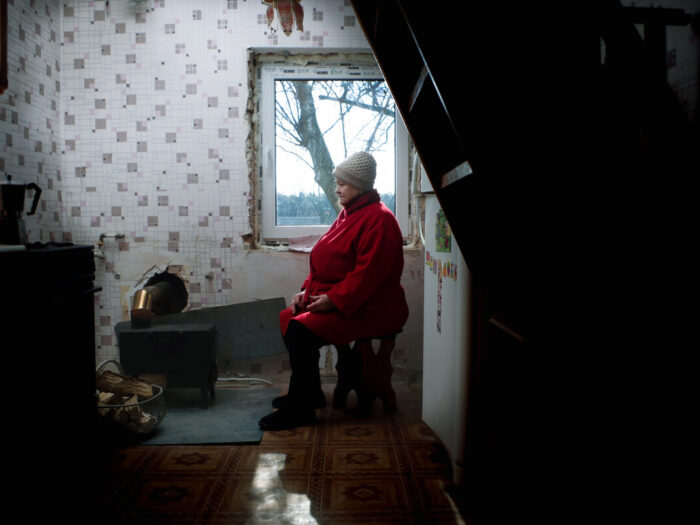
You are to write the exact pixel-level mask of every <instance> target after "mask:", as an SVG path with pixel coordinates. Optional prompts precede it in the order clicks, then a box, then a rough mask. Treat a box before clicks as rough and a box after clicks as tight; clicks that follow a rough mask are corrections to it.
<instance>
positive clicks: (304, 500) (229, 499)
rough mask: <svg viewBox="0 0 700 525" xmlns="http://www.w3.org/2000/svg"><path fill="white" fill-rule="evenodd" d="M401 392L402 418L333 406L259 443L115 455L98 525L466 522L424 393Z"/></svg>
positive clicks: (377, 410) (102, 493)
mask: <svg viewBox="0 0 700 525" xmlns="http://www.w3.org/2000/svg"><path fill="white" fill-rule="evenodd" d="M332 387H333V385H326V386H325V387H324V389H325V390H326V394H327V399H328V401H329V404H330V401H331V392H332ZM395 389H396V392H397V398H398V401H399V411H398V413H396V414H393V415H389V416H387V415H383V414H381V405H380V404H379V403H377V405H375V414H374V415H373V416H372V417H371V418H356V417H354V416H352V415H350V414H349V413H347V412H345V411H342V410H333V409H332V408H330V407H328V408H326V409H322V410H319V411H318V416H319V421H318V423H317V424H316V425H313V426H308V427H302V428H297V429H294V430H288V431H278V432H265V433H264V435H263V438H262V440H261V442H260V443H259V444H256V445H227V446H150V447H149V446H132V447H128V448H122V449H116V450H111V451H110V452H109V455H110V459H109V461H110V463H111V465H110V468H109V469H108V472H107V474H106V476H105V478H106V479H105V480H103V481H102V482H101V483H100V497H99V498H98V499H100V500H101V501H100V502H99V503H100V507H101V510H100V513H99V514H100V522H101V523H136V524H138V523H148V524H154V523H174V524H177V523H201V524H258V523H270V524H273V523H274V524H287V523H289V524H292V523H295V524H296V523H299V524H312V523H318V524H354V523H362V524H373V523H377V524H379V523H381V524H394V523H395V524H402V525H405V524H433V523H435V524H438V523H439V524H442V523H445V524H446V523H465V521H464V520H463V519H462V518H461V516H460V513H459V511H458V509H457V506H456V505H455V501H453V499H452V498H451V497H450V493H451V492H450V488H451V487H450V486H451V471H450V464H449V460H448V458H447V456H446V454H445V450H444V449H443V447H442V446H441V444H440V442H439V440H438V438H437V437H436V435H435V434H434V433H433V432H432V430H431V429H430V428H429V427H428V426H427V425H426V424H425V423H423V422H422V421H421V419H420V403H421V401H420V390H419V389H417V388H415V387H410V386H407V385H406V384H402V385H395ZM351 405H352V399H350V401H349V406H351Z"/></svg>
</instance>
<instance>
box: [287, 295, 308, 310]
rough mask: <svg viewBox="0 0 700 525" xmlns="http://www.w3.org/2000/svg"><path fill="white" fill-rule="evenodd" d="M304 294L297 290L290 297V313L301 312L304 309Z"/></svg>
mask: <svg viewBox="0 0 700 525" xmlns="http://www.w3.org/2000/svg"><path fill="white" fill-rule="evenodd" d="M304 295H306V294H305V292H299V293H298V294H296V295H295V296H294V297H292V304H291V307H292V313H293V314H297V313H298V312H301V311H302V310H303V309H304Z"/></svg>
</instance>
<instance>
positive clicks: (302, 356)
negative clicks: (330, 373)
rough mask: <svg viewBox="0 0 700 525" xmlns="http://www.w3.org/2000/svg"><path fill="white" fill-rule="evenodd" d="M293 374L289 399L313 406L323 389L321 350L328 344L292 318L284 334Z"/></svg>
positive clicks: (290, 379)
mask: <svg viewBox="0 0 700 525" xmlns="http://www.w3.org/2000/svg"><path fill="white" fill-rule="evenodd" d="M284 343H285V344H286V345H287V352H289V365H290V366H291V368H292V375H291V377H290V378H289V392H288V395H289V399H290V401H292V402H293V404H294V405H296V406H299V407H304V408H305V407H311V406H313V403H314V400H316V399H318V395H319V391H320V390H321V374H320V371H319V368H318V361H319V359H320V357H321V355H320V352H319V350H320V349H321V347H322V346H325V345H327V344H328V342H327V341H324V340H323V339H321V338H320V337H318V336H317V335H316V334H314V333H313V332H311V330H309V329H308V328H306V327H305V326H304V325H303V324H301V323H300V322H298V321H295V320H293V319H292V320H291V321H290V322H289V325H288V326H287V331H286V333H285V334H284Z"/></svg>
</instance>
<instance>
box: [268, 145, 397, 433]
mask: <svg viewBox="0 0 700 525" xmlns="http://www.w3.org/2000/svg"><path fill="white" fill-rule="evenodd" d="M333 175H334V176H335V178H336V183H337V189H336V194H337V195H338V200H339V202H340V204H341V205H342V206H343V209H342V210H341V212H340V213H339V214H338V218H337V219H336V220H335V222H334V223H333V224H332V225H331V226H330V227H329V229H328V231H327V232H326V233H325V234H324V235H323V236H322V237H321V238H320V239H319V241H318V242H317V243H316V245H315V246H314V248H313V250H312V251H311V255H310V259H309V266H310V269H309V274H308V276H307V278H306V280H305V281H304V283H303V284H302V286H301V291H300V292H299V293H297V294H296V295H295V296H294V298H293V299H292V304H291V306H290V307H289V308H286V309H284V310H282V312H280V326H281V330H282V335H283V337H284V341H285V344H286V346H287V351H288V352H289V363H290V366H291V368H292V374H291V377H290V381H289V389H288V393H287V395H284V396H281V397H278V398H276V399H275V400H273V403H272V404H273V407H275V408H277V409H278V410H276V411H275V412H272V413H271V414H269V415H267V416H265V417H263V418H262V419H261V420H260V423H259V424H260V427H261V428H262V429H264V430H281V429H286V428H293V427H296V426H301V425H307V424H311V423H313V422H315V420H316V413H315V409H316V408H321V407H324V406H325V405H326V400H325V396H324V394H323V390H322V389H321V378H320V374H319V367H318V361H319V357H320V356H319V349H320V348H321V347H322V346H325V345H327V344H334V345H339V344H346V343H349V342H351V341H354V340H357V339H362V338H367V337H373V336H381V335H388V334H393V333H396V332H399V331H400V330H401V328H402V327H403V325H404V323H405V322H406V319H407V318H408V304H407V303H406V296H405V293H404V290H403V287H402V286H401V282H400V280H401V273H402V271H403V264H404V260H403V238H402V235H401V230H400V228H399V225H398V223H397V221H396V218H395V217H394V214H393V213H392V212H391V210H389V208H387V207H386V206H385V205H384V204H383V203H382V202H381V200H380V197H379V193H378V192H377V191H376V190H375V189H373V188H374V179H375V176H376V161H375V160H374V157H372V155H371V154H369V153H367V152H358V153H354V154H352V155H350V156H349V157H348V158H347V159H345V160H344V161H343V162H341V163H340V164H339V165H338V166H337V167H336V169H335V171H334V172H333Z"/></svg>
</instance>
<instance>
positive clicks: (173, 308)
mask: <svg viewBox="0 0 700 525" xmlns="http://www.w3.org/2000/svg"><path fill="white" fill-rule="evenodd" d="M187 298H188V295H187V289H186V288H185V283H183V282H182V280H181V279H180V278H179V277H178V276H176V275H173V274H171V273H168V272H167V270H166V271H164V272H162V273H159V274H156V275H154V276H153V277H151V278H150V279H149V280H148V281H147V282H146V285H145V286H144V287H143V288H142V289H141V290H137V292H136V293H135V294H134V297H133V299H132V301H131V325H132V326H133V327H135V328H138V327H148V326H150V325H151V319H152V318H153V316H159V315H165V314H173V313H178V312H181V311H182V310H183V309H184V308H185V306H187Z"/></svg>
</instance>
